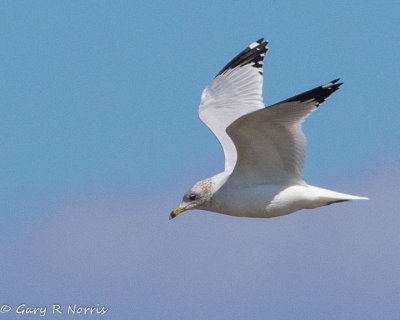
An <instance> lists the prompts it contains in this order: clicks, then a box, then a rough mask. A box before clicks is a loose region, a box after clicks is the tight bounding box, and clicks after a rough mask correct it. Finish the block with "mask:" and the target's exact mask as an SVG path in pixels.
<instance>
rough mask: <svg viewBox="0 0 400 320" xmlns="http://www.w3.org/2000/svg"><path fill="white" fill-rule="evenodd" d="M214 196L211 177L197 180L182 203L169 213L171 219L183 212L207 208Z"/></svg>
mask: <svg viewBox="0 0 400 320" xmlns="http://www.w3.org/2000/svg"><path fill="white" fill-rule="evenodd" d="M211 198H212V183H211V180H210V179H206V180H202V181H199V182H197V183H196V184H195V185H194V186H193V187H191V188H190V189H189V190H188V191H187V192H186V193H185V195H184V196H183V199H182V202H181V204H180V205H179V206H178V207H176V208H175V209H174V210H173V211H172V212H171V214H170V215H169V220H171V219H173V218H175V217H176V216H178V215H179V214H181V213H182V212H185V211H187V210H192V209H206V208H207V205H208V204H209V202H210V201H211Z"/></svg>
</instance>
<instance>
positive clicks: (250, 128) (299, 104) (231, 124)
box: [169, 39, 368, 219]
mask: <svg viewBox="0 0 400 320" xmlns="http://www.w3.org/2000/svg"><path fill="white" fill-rule="evenodd" d="M267 44H268V42H267V41H264V39H260V40H258V41H256V42H253V43H252V44H250V45H249V46H248V47H247V48H246V49H245V50H243V51H242V52H241V53H239V54H238V55H237V56H236V57H235V58H233V59H232V61H230V62H229V63H228V64H227V65H226V66H225V67H224V68H223V69H222V70H221V71H220V72H219V73H218V74H217V75H216V77H215V78H214V80H213V81H212V82H211V83H210V84H209V85H208V86H207V87H206V88H205V90H204V91H203V93H202V96H201V103H200V106H199V116H200V119H201V120H202V121H203V123H204V124H205V125H207V126H208V127H209V128H210V129H211V131H212V132H213V133H214V134H215V136H216V137H217V138H218V140H219V142H220V143H221V146H222V148H223V150H224V154H225V170H224V171H223V172H221V173H219V174H217V175H215V176H213V177H211V178H208V179H205V180H202V181H199V182H197V183H196V184H195V185H194V186H193V187H191V188H190V189H189V190H188V191H187V192H186V193H185V195H184V197H183V200H182V202H181V204H180V205H179V206H178V207H177V208H176V209H175V210H173V211H172V212H171V214H170V217H169V218H170V219H173V218H175V217H176V216H178V215H179V214H181V213H182V212H184V211H186V210H192V209H200V210H207V211H213V212H217V213H222V214H226V215H231V216H239V217H257V218H271V217H277V216H282V215H286V214H289V213H292V212H295V211H298V210H301V209H313V208H317V207H321V206H326V205H330V204H332V203H338V202H344V201H350V200H367V199H368V198H366V197H358V196H353V195H349V194H344V193H339V192H335V191H331V190H327V189H323V188H319V187H314V186H311V185H309V184H307V183H306V182H305V181H304V180H303V176H302V173H303V167H304V161H305V155H306V148H305V142H306V139H305V136H304V134H303V132H302V129H301V124H302V122H303V121H304V120H305V118H307V116H309V115H310V114H311V113H312V112H313V111H315V110H316V109H317V108H318V106H319V105H320V104H321V103H322V102H324V101H325V100H326V99H327V98H328V97H329V96H330V95H331V94H332V93H333V92H335V91H336V90H338V89H339V87H340V86H341V85H342V83H339V82H338V81H339V79H336V80H333V81H331V82H328V83H326V84H324V85H322V86H319V87H317V88H315V89H312V90H309V91H307V92H304V93H301V94H299V95H296V96H294V97H292V98H289V99H287V100H284V101H281V102H279V103H276V104H274V105H271V106H269V107H265V105H264V103H263V97H262V84H263V60H264V56H265V53H266V52H267V50H268V48H267Z"/></svg>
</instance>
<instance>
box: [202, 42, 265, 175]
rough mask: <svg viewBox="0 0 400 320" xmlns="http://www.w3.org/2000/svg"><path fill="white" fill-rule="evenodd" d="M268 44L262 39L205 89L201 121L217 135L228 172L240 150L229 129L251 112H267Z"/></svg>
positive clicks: (253, 44)
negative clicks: (265, 70)
mask: <svg viewBox="0 0 400 320" xmlns="http://www.w3.org/2000/svg"><path fill="white" fill-rule="evenodd" d="M266 52H267V42H266V41H264V40H263V39H260V40H258V41H256V42H253V43H252V44H251V45H250V46H249V47H247V48H246V49H245V50H244V51H242V52H241V53H239V54H238V55H237V56H236V57H235V58H233V60H232V61H231V62H229V63H228V64H227V65H226V66H225V67H224V68H223V69H222V70H221V71H220V72H219V73H218V75H217V76H216V77H215V78H214V80H213V81H212V82H211V83H210V85H209V86H207V88H205V89H204V91H203V94H202V96H201V103H200V106H199V117H200V119H201V121H203V123H204V124H205V125H207V126H208V127H209V128H210V129H211V131H212V132H213V133H214V134H215V135H216V137H217V138H218V140H219V142H220V143H221V146H222V148H223V149H224V154H225V171H232V170H233V167H234V166H235V163H236V158H237V157H236V148H235V146H234V144H233V142H232V140H231V138H229V136H228V135H227V133H226V128H227V127H228V126H229V125H230V124H231V123H232V122H233V121H235V120H236V119H238V118H240V117H241V116H243V115H244V114H247V113H249V112H252V111H255V110H259V109H263V108H265V105H264V103H263V98H262V84H263V75H262V66H263V59H264V55H265V53H266Z"/></svg>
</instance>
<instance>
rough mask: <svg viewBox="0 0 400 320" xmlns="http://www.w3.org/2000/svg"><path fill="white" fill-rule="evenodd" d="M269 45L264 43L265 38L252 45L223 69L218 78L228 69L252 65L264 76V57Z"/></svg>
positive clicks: (266, 42)
mask: <svg viewBox="0 0 400 320" xmlns="http://www.w3.org/2000/svg"><path fill="white" fill-rule="evenodd" d="M267 45H268V41H264V38H261V39H259V40H257V41H255V42H253V43H251V44H250V45H249V46H248V47H247V48H246V49H244V50H243V51H242V52H241V53H239V54H238V55H237V56H236V57H234V58H233V59H232V60H231V61H230V62H229V63H228V64H227V65H226V66H225V67H224V68H222V70H221V71H220V72H219V73H218V74H217V76H219V75H220V74H222V73H224V72H225V71H227V70H228V69H234V68H236V67H238V66H240V67H242V66H245V65H247V64H250V63H253V66H254V67H255V68H258V69H259V70H258V71H259V73H260V74H262V66H263V60H264V56H265V53H266V52H267V51H268V47H267Z"/></svg>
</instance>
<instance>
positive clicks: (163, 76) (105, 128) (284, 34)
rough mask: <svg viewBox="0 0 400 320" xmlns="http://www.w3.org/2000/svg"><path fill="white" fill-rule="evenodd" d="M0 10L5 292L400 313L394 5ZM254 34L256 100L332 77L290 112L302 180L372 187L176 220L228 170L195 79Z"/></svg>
mask: <svg viewBox="0 0 400 320" xmlns="http://www.w3.org/2000/svg"><path fill="white" fill-rule="evenodd" d="M0 9H1V10H0V30H1V34H2V36H1V37H0V47H1V50H0V59H1V64H0V86H1V88H2V94H1V101H2V103H1V105H2V107H1V109H0V110H1V111H0V112H1V115H0V144H1V150H2V152H0V163H1V166H0V208H1V210H0V213H1V215H0V223H1V225H2V234H1V235H0V240H1V246H2V247H3V248H1V249H2V251H4V252H8V253H9V254H8V258H7V259H6V260H4V261H2V262H1V268H2V270H5V272H1V276H0V285H1V287H3V288H7V290H6V291H4V290H1V293H0V305H1V304H2V303H10V304H12V303H13V304H14V305H15V304H16V303H20V302H24V301H31V302H32V303H42V304H51V303H53V300H57V301H60V302H61V303H64V304H68V303H70V301H71V300H74V299H75V298H79V299H80V300H79V301H80V303H88V304H96V303H101V304H105V305H107V306H109V308H110V310H112V312H113V313H112V316H111V317H113V318H115V319H117V318H118V317H119V316H125V317H127V316H128V315H130V314H132V315H135V316H137V317H140V318H141V319H159V318H165V317H172V316H173V315H177V317H178V318H182V319H187V318H192V319H204V318H210V317H212V318H215V319H226V318H227V317H230V318H235V317H237V318H238V319H239V318H241V319H243V318H252V319H260V318H263V316H265V315H268V314H269V315H271V316H273V317H274V318H275V319H287V318H298V319H321V317H322V318H326V319H327V318H329V317H328V316H330V317H331V318H332V319H337V318H341V319H345V318H346V317H348V319H368V317H370V318H371V319H376V318H377V317H378V315H380V316H381V318H385V317H386V318H393V317H398V316H399V314H400V305H399V301H400V300H399V295H400V292H399V288H400V283H399V281H398V280H397V281H396V279H400V275H399V272H398V270H397V269H395V266H396V265H398V264H399V263H400V257H399V252H400V247H399V239H398V234H397V232H395V230H398V227H399V224H400V223H399V217H398V211H399V210H398V205H397V204H396V203H395V200H393V199H396V196H397V195H396V193H395V192H394V191H393V190H395V189H396V187H397V182H396V181H398V178H400V173H399V171H398V163H399V154H400V150H399V141H400V129H399V125H398V119H399V118H400V111H399V107H398V101H399V100H400V91H399V90H398V75H399V74H400V63H399V61H400V54H399V51H400V50H399V49H400V48H399V41H398V40H399V34H400V27H399V23H398V13H399V9H400V5H399V4H397V3H395V2H391V3H389V2H385V3H381V2H378V1H352V2H351V3H347V2H340V1H337V2H332V3H329V4H327V3H324V2H319V1H307V2H305V3H304V2H296V1H279V2H278V1H235V2H232V3H229V4H227V3H226V2H224V1H202V2H199V3H195V2H183V1H169V2H165V1H164V2H162V1H134V2H129V1H125V2H124V1H76V2H61V1H40V2H36V3H34V2H19V1H4V2H2V3H1V4H0ZM260 37H265V38H266V39H268V40H269V42H270V44H269V51H268V53H267V55H266V58H265V63H264V76H265V77H264V101H265V103H266V104H267V105H269V104H273V103H275V102H278V101H280V100H283V99H285V98H288V97H290V96H292V95H295V94H298V93H301V92H303V91H306V90H308V89H311V88H313V87H316V86H318V85H320V84H323V83H325V82H327V81H330V80H333V79H335V78H338V77H340V78H341V79H342V81H343V82H344V85H343V86H342V87H341V89H340V90H339V91H338V92H336V93H335V94H334V95H333V96H332V97H330V98H329V99H328V101H327V102H326V103H324V104H323V105H322V106H321V108H320V109H319V110H318V111H317V112H315V113H313V115H312V116H311V117H310V118H309V119H307V122H306V123H305V125H304V131H305V133H306V136H307V142H308V145H307V161H306V168H305V178H306V180H307V181H308V182H310V183H311V184H315V185H319V186H322V187H329V188H332V189H334V188H335V187H336V189H338V191H343V192H349V193H353V194H360V195H367V196H369V197H370V198H371V201H370V202H368V203H351V204H342V205H337V206H330V207H327V208H321V209H318V210H314V211H312V212H311V213H305V212H304V213H298V214H294V215H291V216H288V217H284V218H279V219H272V220H263V221H259V220H258V221H254V220H251V219H234V218H231V217H225V216H218V215H215V214H205V213H201V212H197V213H195V212H193V213H187V214H185V215H182V216H181V217H179V219H175V220H174V221H173V222H172V223H171V222H169V221H168V214H169V212H170V210H171V209H172V208H173V207H174V206H176V205H177V204H178V203H179V201H180V199H181V197H182V194H183V192H184V191H186V189H187V188H188V187H190V186H191V185H192V184H193V183H194V182H196V181H197V180H200V179H203V178H205V177H208V176H210V175H212V174H215V173H217V172H219V170H221V169H222V166H223V155H222V151H221V149H220V146H219V144H218V142H217V140H216V139H215V137H214V136H213V135H212V134H211V133H210V132H209V131H208V129H207V128H206V127H205V126H204V125H203V124H202V123H201V122H200V121H199V120H198V116H197V106H198V104H199V102H200V95H201V92H202V90H203V89H204V87H205V86H206V85H207V84H208V83H209V81H211V79H212V78H213V77H214V75H215V74H216V73H217V72H218V71H219V70H220V69H221V68H222V67H223V66H224V65H225V64H226V63H227V62H228V61H229V60H230V59H231V58H232V57H233V56H235V55H236V54H237V53H238V52H239V51H241V50H242V49H244V48H245V47H246V46H247V45H248V44H249V43H251V42H253V41H254V40H257V39H259V38H260ZM396 179H397V180H396ZM390 195H391V196H390ZM383 200H384V201H383ZM395 227H397V229H396V228H395ZM378 228H379V232H378ZM371 239H373V240H374V241H373V242H372V240H371ZM236 265H237V266H238V267H237V268H235V267H234V266H236ZM206 270H207V271H206ZM374 270H377V272H376V273H374ZM396 270H397V271H396ZM374 276H375V277H376V278H373V279H371V277H374ZM21 279H22V280H21ZM83 284H85V285H83ZM38 288H40V290H39V291H38ZM382 297H385V299H384V300H383V298H382ZM287 299H289V301H288V300H287ZM7 301H8V302H7ZM317 302H318V303H317ZM132 308H133V311H132ZM382 310H384V311H382ZM350 311H352V313H351V312H350ZM335 312H336V313H335ZM189 315H190V316H189ZM235 315H236V316H235ZM9 316H10V317H11V315H9ZM374 316H376V317H374ZM5 317H6V316H5Z"/></svg>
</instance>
